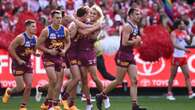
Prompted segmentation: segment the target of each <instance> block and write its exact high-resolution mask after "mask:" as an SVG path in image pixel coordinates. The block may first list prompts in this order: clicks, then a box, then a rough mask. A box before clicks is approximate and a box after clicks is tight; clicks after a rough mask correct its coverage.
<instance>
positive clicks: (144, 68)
mask: <svg viewBox="0 0 195 110" xmlns="http://www.w3.org/2000/svg"><path fill="white" fill-rule="evenodd" d="M135 60H136V64H137V65H138V66H137V68H138V74H139V75H142V76H153V75H157V74H160V73H161V72H162V71H163V70H164V68H165V61H164V59H160V60H159V61H158V62H154V63H150V62H145V61H143V60H141V59H140V58H139V54H136V55H135Z"/></svg>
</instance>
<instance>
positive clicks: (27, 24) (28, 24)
mask: <svg viewBox="0 0 195 110" xmlns="http://www.w3.org/2000/svg"><path fill="white" fill-rule="evenodd" d="M33 23H36V21H35V20H33V19H27V20H26V21H25V22H24V24H25V26H30V25H31V24H33Z"/></svg>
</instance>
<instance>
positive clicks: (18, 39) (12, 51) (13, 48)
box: [8, 35, 24, 62]
mask: <svg viewBox="0 0 195 110" xmlns="http://www.w3.org/2000/svg"><path fill="white" fill-rule="evenodd" d="M23 43H24V40H23V38H22V37H21V36H20V35H19V36H17V37H16V38H15V39H14V40H13V41H12V42H11V44H10V45H9V48H8V51H9V53H10V54H11V56H12V57H13V58H14V59H16V61H17V62H19V61H20V60H21V59H20V57H19V56H18V55H17V54H16V48H17V47H18V46H20V45H22V44H23Z"/></svg>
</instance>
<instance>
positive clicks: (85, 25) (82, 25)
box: [72, 17, 101, 28]
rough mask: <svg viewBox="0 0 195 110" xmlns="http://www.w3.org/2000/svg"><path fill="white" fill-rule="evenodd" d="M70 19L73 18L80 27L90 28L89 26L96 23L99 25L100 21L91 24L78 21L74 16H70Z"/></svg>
mask: <svg viewBox="0 0 195 110" xmlns="http://www.w3.org/2000/svg"><path fill="white" fill-rule="evenodd" d="M72 20H73V21H74V22H75V23H76V24H77V25H78V26H79V27H80V28H91V27H93V26H96V25H101V23H99V22H97V23H95V24H93V25H90V24H85V23H83V22H81V21H79V20H78V19H76V18H74V17H73V18H72Z"/></svg>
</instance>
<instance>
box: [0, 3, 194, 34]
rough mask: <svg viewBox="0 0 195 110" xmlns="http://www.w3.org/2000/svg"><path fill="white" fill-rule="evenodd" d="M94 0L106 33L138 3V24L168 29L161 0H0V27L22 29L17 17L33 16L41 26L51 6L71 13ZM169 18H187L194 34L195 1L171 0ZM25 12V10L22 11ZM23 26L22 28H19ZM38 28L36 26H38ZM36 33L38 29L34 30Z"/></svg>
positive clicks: (0, 29)
mask: <svg viewBox="0 0 195 110" xmlns="http://www.w3.org/2000/svg"><path fill="white" fill-rule="evenodd" d="M94 2H96V3H97V4H98V5H99V6H100V7H101V8H102V10H103V13H104V15H105V22H106V27H105V28H106V30H107V32H108V34H109V35H113V34H118V27H119V26H120V25H121V24H123V23H124V20H125V13H126V11H127V9H128V8H129V7H140V8H141V9H142V13H143V18H142V22H141V24H140V25H141V26H142V27H145V26H149V25H152V24H162V25H163V26H165V27H167V29H172V24H173V23H172V20H171V19H170V17H169V16H168V15H167V14H166V12H165V8H164V5H165V4H163V0H1V1H0V31H1V32H13V33H15V32H17V33H16V34H18V33H20V32H22V31H23V30H21V25H19V24H20V22H22V21H23V20H20V19H22V18H25V17H27V18H28V16H33V17H34V18H35V19H36V20H37V21H39V22H38V23H39V26H41V29H42V28H43V27H44V26H47V25H48V23H49V22H50V17H49V13H50V11H51V10H53V9H62V10H65V13H66V14H68V15H73V13H74V11H75V10H76V9H78V8H79V7H80V6H83V5H86V4H88V5H89V6H92V5H93V4H94ZM171 5H172V7H171V8H172V14H173V16H172V18H173V19H174V20H175V19H177V18H179V17H180V18H182V19H184V20H185V21H187V22H188V32H189V33H190V34H195V19H194V18H195V3H190V4H188V3H187V0H172V4H171ZM26 13H28V14H26ZM22 29H24V28H22ZM41 29H38V30H41ZM38 34H39V31H38Z"/></svg>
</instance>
